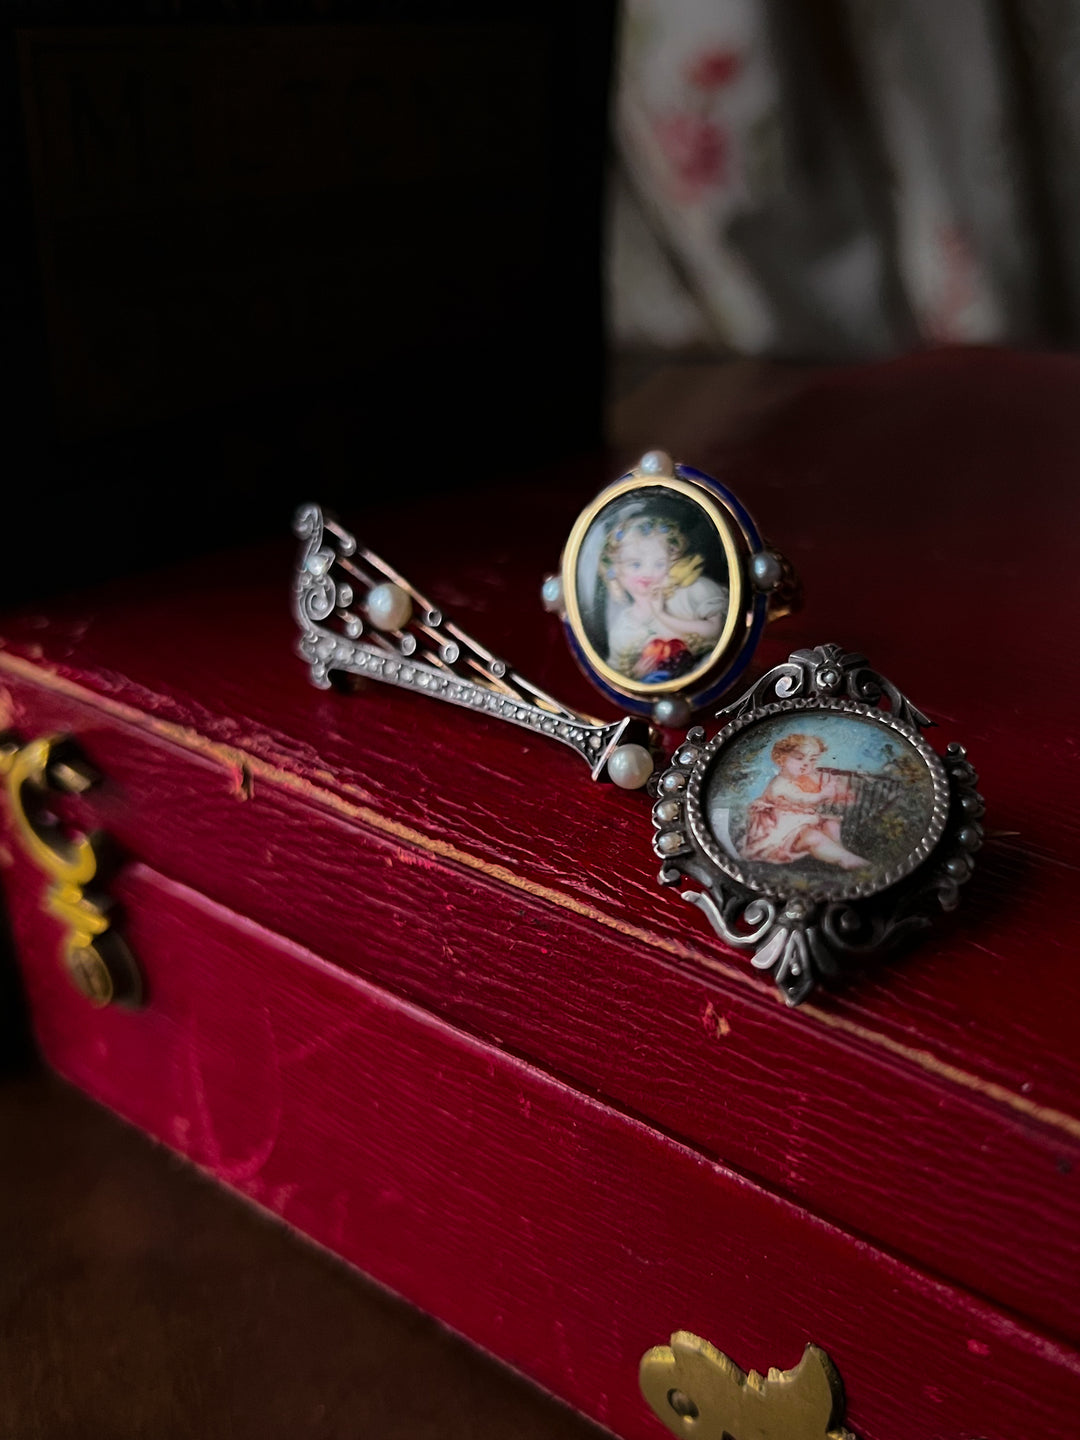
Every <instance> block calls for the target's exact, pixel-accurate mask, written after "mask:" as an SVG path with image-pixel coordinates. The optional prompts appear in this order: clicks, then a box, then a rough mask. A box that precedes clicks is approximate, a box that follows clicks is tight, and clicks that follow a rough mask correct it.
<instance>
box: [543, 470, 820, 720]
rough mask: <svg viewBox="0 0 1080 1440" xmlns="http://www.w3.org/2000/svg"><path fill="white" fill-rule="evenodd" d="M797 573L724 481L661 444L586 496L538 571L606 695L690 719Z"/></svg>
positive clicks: (740, 663) (733, 668)
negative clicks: (553, 557)
mask: <svg viewBox="0 0 1080 1440" xmlns="http://www.w3.org/2000/svg"><path fill="white" fill-rule="evenodd" d="M796 595H797V584H796V583H795V582H794V572H792V571H791V567H790V566H789V565H788V564H787V562H786V561H785V560H784V559H783V557H782V556H781V555H780V554H779V553H778V552H777V551H775V550H772V549H771V548H769V547H767V546H765V545H763V543H762V540H761V537H760V535H759V534H758V532H757V529H756V527H755V525H754V522H753V521H752V520H751V518H750V516H749V515H748V514H747V512H746V510H745V509H744V508H743V506H742V505H741V504H740V503H739V501H738V500H737V499H736V498H735V496H734V495H733V494H732V493H731V492H730V491H729V490H727V489H726V488H725V487H724V486H723V485H721V484H720V482H719V481H717V480H715V479H713V477H712V476H710V475H706V474H704V473H703V472H701V471H699V470H694V469H692V468H691V467H690V466H687V465H676V464H674V462H673V461H672V459H671V457H670V456H669V455H667V454H665V453H664V452H663V451H650V452H649V453H648V454H647V455H645V456H643V457H642V460H641V461H640V463H639V464H638V466H637V467H636V468H635V469H634V470H632V471H630V473H629V474H628V475H624V476H623V477H622V479H621V480H617V481H616V482H615V483H614V484H613V485H609V486H608V488H607V489H606V490H604V491H602V492H601V493H600V494H599V495H598V496H597V497H596V498H595V499H594V500H593V502H592V503H591V504H590V505H588V506H586V508H585V509H584V510H583V511H582V513H581V514H580V515H579V516H578V519H577V521H576V523H575V525H574V528H573V530H572V531H571V533H570V538H569V539H568V540H567V543H566V548H565V549H564V551H563V556H562V566H561V574H560V575H559V576H558V577H555V576H551V577H549V578H548V580H547V581H545V585H544V603H545V605H546V606H547V608H548V609H556V610H559V611H560V612H561V614H562V617H563V622H564V624H565V627H566V631H567V636H568V639H569V641H570V646H571V648H572V650H573V652H574V654H575V656H576V658H577V660H578V662H579V664H580V665H581V666H582V668H583V669H584V670H585V673H586V674H587V675H588V676H589V678H590V679H591V680H592V681H593V683H594V684H595V685H596V686H597V687H598V688H599V689H600V690H602V691H603V692H604V693H605V694H606V695H607V696H608V697H609V698H611V699H613V700H615V701H617V702H618V703H619V704H620V705H622V706H623V707H624V708H625V709H628V710H631V711H634V712H636V713H637V714H650V715H651V716H652V718H653V719H655V720H657V721H659V722H660V723H661V724H665V725H677V724H681V723H685V722H686V720H687V719H688V718H689V715H690V712H691V711H692V710H693V709H694V708H696V707H698V706H701V705H706V704H708V703H710V701H712V700H713V699H714V698H715V697H716V696H718V695H719V694H721V693H722V692H723V690H725V689H726V688H727V687H728V686H729V685H730V684H732V683H733V682H734V680H735V679H736V678H737V677H738V675H739V674H740V673H741V672H742V670H743V669H744V668H745V666H746V664H747V662H748V661H749V659H750V657H751V655H752V653H753V650H754V647H755V646H756V644H757V640H758V637H759V636H760V633H761V629H762V627H763V625H764V624H765V621H766V619H771V618H778V617H779V616H780V615H782V614H787V613H789V611H790V610H791V609H793V608H794V607H795V604H796V603H797V600H796V598H795V597H796Z"/></svg>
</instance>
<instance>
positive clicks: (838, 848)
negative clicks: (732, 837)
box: [742, 734, 870, 870]
mask: <svg viewBox="0 0 1080 1440" xmlns="http://www.w3.org/2000/svg"><path fill="white" fill-rule="evenodd" d="M827 748H828V747H827V746H826V744H825V741H824V740H822V739H821V737H820V736H818V735H799V734H795V735H785V736H784V737H783V739H782V740H777V741H776V743H775V744H774V745H773V747H772V751H771V759H772V763H773V764H774V765H775V766H776V774H775V775H774V776H773V778H772V779H771V780H770V781H769V783H768V784H767V785H766V786H765V789H764V790H763V791H762V793H761V794H760V795H759V796H758V797H757V799H756V800H752V801H751V802H750V805H749V808H748V813H747V822H748V823H747V827H746V839H745V840H744V842H743V847H742V853H743V858H744V859H746V860H768V861H770V862H771V863H772V864H774V865H789V864H791V862H792V861H794V860H798V859H800V858H801V857H802V856H804V855H812V856H813V858H814V859H815V860H820V861H821V862H822V863H823V864H825V865H838V866H839V867H840V868H841V869H842V870H861V869H863V868H864V867H866V866H867V865H869V864H870V861H869V860H866V859H864V858H863V856H861V855H856V854H854V853H853V852H852V851H851V850H849V849H848V848H847V846H846V845H845V844H844V842H843V839H842V837H841V830H842V823H843V822H842V819H841V817H842V815H843V812H844V810H845V808H846V807H848V806H850V805H851V804H852V803H853V802H854V800H855V798H856V793H857V792H856V788H855V784H854V776H853V775H852V774H850V773H845V772H843V771H835V770H833V771H827V770H823V769H822V768H821V763H820V762H821V757H822V755H823V754H824V753H825V751H826V749H827Z"/></svg>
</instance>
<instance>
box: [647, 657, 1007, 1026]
mask: <svg viewBox="0 0 1080 1440" xmlns="http://www.w3.org/2000/svg"><path fill="white" fill-rule="evenodd" d="M721 713H722V714H723V716H724V717H725V718H727V719H728V720H729V723H728V724H727V725H726V726H725V728H724V729H722V730H721V731H720V732H719V733H718V734H717V735H716V736H715V737H714V738H713V739H712V741H710V742H706V739H705V732H704V730H702V729H701V728H700V727H699V728H697V729H695V730H693V731H691V732H689V734H688V735H687V739H686V743H685V744H684V745H683V746H682V747H681V748H680V749H679V750H678V751H677V752H676V754H675V756H674V758H673V762H672V764H671V766H670V767H669V769H668V770H666V771H665V772H663V773H662V774H660V775H658V776H655V777H654V779H653V781H652V782H650V787H651V790H652V793H653V794H654V795H655V797H656V804H655V805H654V807H653V824H654V826H655V829H656V834H655V836H654V841H653V845H654V849H655V852H656V854H657V855H658V856H659V857H660V858H661V860H662V861H663V862H664V863H663V868H662V869H661V872H660V877H659V878H660V883H661V884H663V885H670V886H675V885H678V884H680V883H681V882H683V881H685V880H690V881H693V882H696V883H697V885H698V886H700V887H701V888H687V889H685V890H683V891H682V892H681V893H682V897H683V899H685V900H687V901H689V902H690V903H691V904H693V905H695V906H696V907H697V908H698V909H699V910H701V911H702V913H703V914H704V915H705V916H706V917H707V918H708V920H709V921H710V923H711V924H712V926H713V929H714V930H715V931H716V933H717V934H718V935H719V936H720V938H721V939H722V940H723V941H724V942H725V943H726V944H728V945H730V946H732V947H733V948H734V949H737V950H750V951H752V952H753V955H752V959H751V964H752V965H753V966H754V967H755V968H756V969H759V970H763V971H766V972H768V973H769V974H770V975H771V976H772V977H773V980H774V981H775V983H776V985H777V987H778V989H779V990H780V992H781V994H782V995H783V997H784V999H785V1000H786V1001H787V1002H788V1003H789V1004H790V1005H798V1004H800V1003H801V1002H802V1001H803V1000H805V999H806V998H807V996H808V995H809V994H810V993H811V992H812V991H813V989H814V987H815V986H816V985H818V984H831V983H834V982H836V981H837V980H839V979H840V978H841V977H842V975H843V973H844V970H845V968H846V963H847V962H850V961H853V960H856V959H858V958H860V957H864V956H867V955H870V954H872V953H873V952H875V951H879V950H882V949H885V948H887V947H890V946H893V945H896V944H897V943H898V942H900V941H902V940H904V939H905V938H907V937H908V936H910V935H911V934H913V933H915V932H917V931H919V930H921V929H924V928H925V927H926V926H927V925H929V923H930V917H931V915H932V914H933V913H934V912H935V911H940V910H950V909H952V908H953V907H954V906H955V905H956V903H957V901H958V898H959V887H960V886H961V885H962V884H964V883H965V881H967V880H968V879H969V878H970V876H971V874H972V871H973V868H974V855H975V853H976V851H977V850H978V849H979V847H980V845H981V844H982V838H983V832H982V826H981V824H980V821H981V819H982V816H983V809H984V803H983V799H982V796H981V795H980V794H979V793H978V790H977V789H976V784H977V779H978V777H977V776H976V774H975V771H974V769H973V768H972V766H971V764H970V763H969V761H968V759H967V755H966V752H965V751H964V748H963V747H962V746H961V745H956V744H952V745H949V746H948V748H947V750H946V751H945V754H944V755H943V756H939V755H938V754H936V752H934V751H933V750H931V749H930V747H929V746H928V745H927V743H926V742H925V741H924V740H923V739H922V738H921V736H920V734H919V731H920V729H921V727H922V726H924V725H929V724H930V723H931V722H930V721H929V720H928V718H927V717H926V716H925V715H924V714H923V713H922V711H920V710H919V709H917V708H916V707H915V706H914V705H912V704H911V702H910V701H909V700H908V699H907V698H906V697H905V696H904V695H903V694H902V693H901V692H900V691H899V690H898V689H897V688H896V687H895V686H894V685H892V684H891V683H890V682H889V681H887V680H885V679H884V677H882V676H881V675H880V674H878V672H877V671H875V670H873V669H872V668H871V667H870V665H869V664H868V662H867V661H866V659H865V657H864V656H862V655H859V654H856V653H854V652H847V651H843V650H841V648H840V647H839V646H837V645H821V646H817V647H816V648H814V649H812V650H799V651H796V652H795V653H794V654H793V655H791V656H790V657H789V658H788V660H787V662H785V663H784V664H783V665H778V666H776V667H775V668H774V669H773V670H770V671H769V673H768V674H767V675H765V676H763V677H762V678H761V679H760V680H759V681H758V682H757V683H756V684H755V685H754V686H753V687H752V688H751V689H750V690H749V691H748V692H747V693H746V694H745V695H744V696H742V697H741V699H740V700H738V701H736V702H735V703H734V704H733V705H732V706H730V707H729V708H728V709H727V710H726V711H724V712H721ZM788 714H790V715H792V716H794V717H798V725H797V726H796V727H791V728H797V729H798V730H800V731H802V730H803V729H804V728H807V727H809V728H813V727H812V720H813V719H814V717H815V716H818V717H820V716H821V715H823V714H825V715H832V716H834V717H835V716H850V717H851V718H852V719H853V720H855V721H858V722H860V723H863V724H865V723H866V721H867V720H868V719H869V720H871V721H872V722H873V723H872V729H873V730H874V731H878V730H879V728H880V729H882V730H884V731H886V732H888V733H890V734H891V735H895V736H897V737H899V740H900V741H902V742H903V744H904V747H905V754H906V760H905V763H906V764H907V765H908V766H909V767H914V771H912V770H911V769H910V768H909V770H908V771H907V772H905V773H906V774H908V775H909V776H910V774H911V773H919V774H922V775H923V776H924V779H923V781H922V782H921V783H923V785H924V786H925V787H930V786H932V788H933V800H932V804H930V802H929V801H928V802H927V806H928V808H927V809H926V810H925V811H924V812H923V813H924V814H925V820H920V821H919V825H920V826H921V827H924V828H922V829H921V830H916V834H915V837H914V842H915V843H913V844H912V845H911V847H910V849H908V850H906V851H905V852H903V853H902V858H901V859H900V860H899V861H898V862H893V863H891V864H890V865H889V866H881V867H878V868H876V869H873V870H869V869H864V870H858V869H856V870H855V871H854V872H847V871H845V872H842V878H841V879H840V880H837V881H833V880H830V881H829V882H828V886H827V887H826V888H825V889H820V888H819V889H814V888H813V886H814V885H815V884H817V885H818V886H820V885H822V884H823V883H824V882H822V881H813V880H811V879H808V877H807V875H806V873H799V870H798V867H797V866H796V865H793V864H792V863H790V862H791V861H792V860H793V859H795V858H797V857H796V855H795V853H794V852H792V853H789V854H784V856H783V857H782V858H783V859H784V860H785V861H786V862H788V863H780V864H773V865H765V866H762V865H760V864H758V865H755V864H753V863H750V862H749V861H748V860H747V859H746V858H745V856H744V854H743V852H740V851H739V850H738V849H737V848H736V847H735V846H734V844H733V842H732V841H731V839H730V837H727V839H726V840H725V842H724V843H720V841H719V840H718V838H717V835H716V833H714V831H713V830H712V828H711V822H710V821H709V819H708V817H707V815H706V813H705V811H706V808H707V807H706V805H705V800H704V796H705V794H706V793H707V783H708V775H709V773H710V770H711V767H713V766H715V765H717V764H718V763H719V757H720V755H721V753H722V752H723V751H724V749H725V747H726V746H727V745H729V744H730V743H731V742H732V741H734V740H735V739H736V737H738V736H739V735H740V734H743V733H744V732H746V731H748V730H749V729H750V727H752V726H754V725H756V724H759V723H761V722H763V721H775V720H776V719H777V717H784V716H786V715H788ZM803 715H805V725H804V722H803V718H802V717H803ZM774 733H775V732H774ZM795 738H796V740H802V739H805V736H803V735H801V734H800V735H798V736H796V737H795ZM818 743H821V742H818ZM896 783H898V784H899V783H900V782H896ZM927 793H929V790H927ZM795 794H796V797H797V794H798V792H797V791H796V792H795ZM760 803H761V802H759V804H760ZM789 803H791V804H793V805H794V806H795V809H796V812H797V811H798V807H799V805H800V804H801V803H802V802H801V800H799V799H798V798H795V799H793V800H792V801H791V802H789ZM793 823H796V824H797V823H801V822H800V821H799V820H798V817H797V815H796V819H795V821H794V822H793ZM839 823H840V822H839V821H838V820H837V821H836V822H835V829H834V830H832V831H830V832H829V833H830V835H834V836H836V837H838V836H839ZM848 858H855V857H848ZM819 868H820V869H827V868H828V867H826V866H821V867H819Z"/></svg>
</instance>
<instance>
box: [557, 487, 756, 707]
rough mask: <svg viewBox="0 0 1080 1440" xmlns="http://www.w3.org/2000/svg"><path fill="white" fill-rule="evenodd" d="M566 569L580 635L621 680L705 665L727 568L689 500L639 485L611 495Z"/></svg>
mask: <svg viewBox="0 0 1080 1440" xmlns="http://www.w3.org/2000/svg"><path fill="white" fill-rule="evenodd" d="M575 568H576V573H575V576H574V580H575V590H576V594H577V601H578V608H579V611H580V615H581V623H582V629H583V631H584V634H585V637H586V639H587V640H588V642H589V645H590V648H591V649H592V650H593V651H594V652H595V654H596V656H597V657H599V659H600V660H601V661H602V662H603V663H604V664H605V665H606V666H607V668H608V669H610V670H612V671H614V672H615V674H616V675H617V676H618V677H619V678H620V679H621V680H622V681H623V682H626V681H629V682H631V684H637V685H641V686H648V687H650V688H653V687H658V686H666V685H673V684H692V683H693V680H694V677H695V675H696V674H700V673H701V672H702V671H704V670H705V669H707V668H708V667H709V665H710V663H711V661H712V659H713V656H714V654H715V652H716V650H717V648H718V647H719V645H720V643H721V641H722V639H723V638H725V630H726V629H727V628H728V620H729V617H730V615H731V613H732V607H731V569H732V567H731V564H730V562H729V559H728V555H727V554H726V553H725V549H724V545H723V542H722V540H721V536H720V534H719V532H718V530H717V526H716V523H715V520H714V519H713V518H712V517H711V516H710V515H709V514H708V513H707V512H706V511H705V510H704V509H703V508H702V506H701V504H699V503H698V502H697V501H696V500H695V499H693V498H691V497H690V496H689V495H687V494H683V493H680V492H679V491H676V490H673V489H671V488H668V487H662V486H659V485H649V486H645V487H642V488H639V489H635V490H633V491H632V492H630V493H629V494H626V495H621V496H619V497H618V498H616V499H614V500H611V501H610V502H609V503H608V504H607V505H605V506H603V508H602V509H601V510H600V511H599V513H598V514H597V515H596V517H595V519H594V520H593V522H592V523H591V524H590V526H589V528H588V530H587V531H586V533H585V535H584V537H583V539H582V542H581V545H580V548H579V549H578V555H577V565H576V567H575Z"/></svg>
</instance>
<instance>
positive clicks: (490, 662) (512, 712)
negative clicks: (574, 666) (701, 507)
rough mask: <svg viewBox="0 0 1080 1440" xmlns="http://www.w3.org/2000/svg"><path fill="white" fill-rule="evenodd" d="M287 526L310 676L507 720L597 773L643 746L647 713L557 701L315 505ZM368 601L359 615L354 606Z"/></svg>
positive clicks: (647, 737) (648, 739)
mask: <svg viewBox="0 0 1080 1440" xmlns="http://www.w3.org/2000/svg"><path fill="white" fill-rule="evenodd" d="M293 528H294V530H295V533H296V535H297V536H298V538H299V539H300V540H301V541H302V545H301V550H300V554H299V557H298V560H297V566H296V574H295V581H294V587H293V594H294V607H293V608H294V613H295V616H296V620H297V623H298V625H299V627H300V634H299V637H298V640H297V650H298V652H299V654H300V656H301V657H302V658H303V660H304V661H306V663H307V664H308V666H309V668H310V673H311V680H312V683H313V684H315V685H318V686H319V687H320V688H322V689H326V688H328V687H329V685H330V683H331V679H330V677H331V675H332V674H333V673H334V672H338V673H340V674H346V675H355V676H358V677H361V678H365V679H372V680H380V681H382V682H384V683H385V684H389V685H395V686H398V687H399V688H402V689H407V690H413V691H416V692H417V693H419V694H425V695H430V696H432V697H434V698H435V699H439V700H446V701H448V702H449V703H450V704H452V705H460V706H462V707H464V708H466V709H471V710H477V711H481V712H484V713H486V714H489V715H493V716H495V717H496V718H497V719H500V720H508V721H509V722H510V723H511V724H512V725H519V726H522V727H523V728H524V729H527V730H532V731H535V732H536V733H538V734H541V735H548V736H550V737H551V738H552V739H553V740H558V741H560V742H561V743H562V744H564V745H569V746H570V747H571V748H572V749H573V750H576V751H577V753H578V754H579V755H581V756H582V757H583V758H584V759H585V760H586V761H587V763H588V765H589V767H590V769H591V771H592V775H593V778H594V779H607V778H609V767H610V764H611V761H612V757H613V756H614V754H615V752H616V750H619V749H625V748H627V747H629V746H631V745H633V746H640V747H642V749H644V750H645V751H646V752H647V751H648V749H649V747H650V746H651V743H652V734H651V731H650V728H649V726H648V725H647V724H646V722H644V721H642V720H636V719H632V718H630V717H627V718H624V719H622V720H617V721H614V722H613V723H611V724H608V725H605V724H602V723H601V722H599V721H595V720H593V719H591V717H589V716H585V715H580V714H578V713H577V712H576V711H574V710H570V709H568V708H567V707H566V706H565V705H561V704H560V703H559V702H558V701H557V700H555V699H553V698H552V697H551V696H550V695H547V694H545V692H544V691H543V690H541V689H540V688H539V687H538V686H536V685H533V684H532V683H531V682H530V681H528V680H526V679H525V678H524V677H523V676H522V675H519V674H517V673H516V672H515V671H513V670H511V668H510V667H509V666H508V665H507V663H506V662H505V661H504V660H500V659H499V658H498V657H497V656H495V655H493V654H492V653H491V652H490V651H489V650H488V649H487V648H486V647H485V646H483V645H481V644H480V643H479V642H478V641H476V640H474V639H473V638H472V637H471V636H469V635H467V634H466V633H465V631H464V630H462V629H461V628H460V627H459V626H457V625H455V624H454V623H453V621H452V620H450V619H448V618H447V617H446V616H445V615H444V614H443V613H442V611H441V610H440V609H439V607H438V606H436V605H434V604H432V602H431V601H430V600H429V599H428V598H427V597H426V596H424V595H423V594H421V592H420V591H419V590H417V589H416V588H415V587H414V586H413V585H410V584H409V582H408V581H407V580H406V579H405V578H404V577H403V576H402V575H400V574H398V572H397V571H396V570H393V569H392V568H391V567H390V566H389V565H387V563H386V562H385V561H384V560H382V559H380V558H379V556H377V555H376V554H374V553H373V552H372V551H370V550H368V549H366V548H365V547H364V546H362V545H361V544H359V542H358V541H357V539H356V537H355V536H354V535H352V534H351V533H350V532H349V531H347V530H345V529H344V528H343V527H342V526H341V525H339V524H338V523H337V521H336V520H334V519H332V518H331V517H329V516H326V515H324V513H323V511H322V510H321V509H320V508H319V506H317V505H304V506H302V507H301V508H300V509H299V510H298V511H297V513H296V517H295V520H294V523H293ZM377 590H381V591H383V592H386V593H387V594H388V596H389V605H390V609H389V610H388V611H387V612H386V615H387V616H389V617H390V618H385V617H384V620H383V623H380V621H379V620H378V619H376V617H375V615H374V613H373V612H372V611H371V609H370V603H369V602H370V600H371V597H372V595H373V594H374V592H376V591H377ZM384 598H385V597H384ZM366 603H368V613H367V617H366V618H362V616H361V614H360V613H358V610H363V609H364V608H365V604H366ZM395 607H396V611H397V614H396V617H395V615H394V610H395ZM645 760H646V764H647V760H648V757H647V755H646V757H645ZM647 773H648V770H647V769H646V771H645V774H647ZM643 780H644V776H642V778H641V779H640V780H638V781H637V784H639V785H640V784H641V783H643ZM620 783H623V782H622V781H620Z"/></svg>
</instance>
